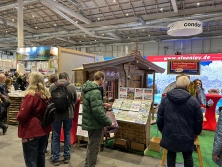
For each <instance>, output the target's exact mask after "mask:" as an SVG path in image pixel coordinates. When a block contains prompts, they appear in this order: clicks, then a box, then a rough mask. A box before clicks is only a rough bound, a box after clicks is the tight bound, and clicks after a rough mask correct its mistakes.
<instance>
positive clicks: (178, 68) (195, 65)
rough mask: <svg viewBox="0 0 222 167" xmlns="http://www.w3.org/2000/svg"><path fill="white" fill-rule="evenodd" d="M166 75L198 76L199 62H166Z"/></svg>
mask: <svg viewBox="0 0 222 167" xmlns="http://www.w3.org/2000/svg"><path fill="white" fill-rule="evenodd" d="M167 74H188V75H200V60H168V62H167Z"/></svg>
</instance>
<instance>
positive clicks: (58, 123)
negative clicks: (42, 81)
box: [49, 72, 77, 166]
mask: <svg viewBox="0 0 222 167" xmlns="http://www.w3.org/2000/svg"><path fill="white" fill-rule="evenodd" d="M67 82H69V76H68V74H67V73H66V72H63V73H60V74H59V80H58V82H56V84H55V83H53V84H52V85H51V86H50V88H49V92H50V93H52V92H53V91H54V90H55V89H56V88H57V86H56V85H58V84H59V85H65V84H67ZM66 89H67V95H68V98H69V99H71V104H70V105H69V107H68V109H67V110H66V111H64V112H61V111H60V112H59V113H58V112H57V113H56V116H55V117H56V120H55V122H53V124H52V128H53V141H52V148H53V150H52V152H53V156H52V157H51V159H50V162H51V163H52V164H53V165H54V166H59V164H60V163H59V156H60V132H61V128H62V125H63V129H64V136H65V139H64V140H65V141H64V154H63V156H64V160H63V161H64V163H65V164H68V163H69V161H70V138H71V137H70V131H71V129H72V120H73V118H74V111H75V108H74V107H75V104H76V102H77V93H76V88H75V86H74V85H73V84H68V85H67V86H66ZM52 98H53V97H52Z"/></svg>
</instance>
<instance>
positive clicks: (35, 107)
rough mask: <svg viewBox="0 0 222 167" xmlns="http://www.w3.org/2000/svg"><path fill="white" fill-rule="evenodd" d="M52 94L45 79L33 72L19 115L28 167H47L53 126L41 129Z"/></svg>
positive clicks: (20, 133) (21, 136) (19, 129)
mask: <svg viewBox="0 0 222 167" xmlns="http://www.w3.org/2000/svg"><path fill="white" fill-rule="evenodd" d="M49 98H50V93H49V92H48V90H47V89H46V86H45V84H44V77H43V75H42V74H41V73H39V72H33V73H31V74H30V77H29V86H28V88H27V89H26V91H25V98H24V99H23V102H22V104H21V107H20V111H19V113H18V115H17V120H18V121H19V126H18V137H19V138H22V147H23V155H24V159H25V164H26V167H45V151H46V144H47V140H48V134H49V132H50V131H51V125H49V126H48V127H45V128H43V127H41V125H40V120H41V119H42V118H43V115H44V112H45V110H46V107H47V103H46V102H47V101H48V100H49Z"/></svg>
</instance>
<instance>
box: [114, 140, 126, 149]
mask: <svg viewBox="0 0 222 167" xmlns="http://www.w3.org/2000/svg"><path fill="white" fill-rule="evenodd" d="M114 145H115V146H117V147H121V148H125V149H127V148H128V146H129V144H128V141H127V140H125V139H120V138H117V139H115V140H114Z"/></svg>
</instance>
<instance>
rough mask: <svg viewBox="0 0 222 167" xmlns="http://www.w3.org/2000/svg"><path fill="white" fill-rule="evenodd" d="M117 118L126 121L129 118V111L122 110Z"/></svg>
mask: <svg viewBox="0 0 222 167" xmlns="http://www.w3.org/2000/svg"><path fill="white" fill-rule="evenodd" d="M116 119H117V120H121V121H126V120H127V119H128V111H124V110H120V111H119V113H118V114H116Z"/></svg>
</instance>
